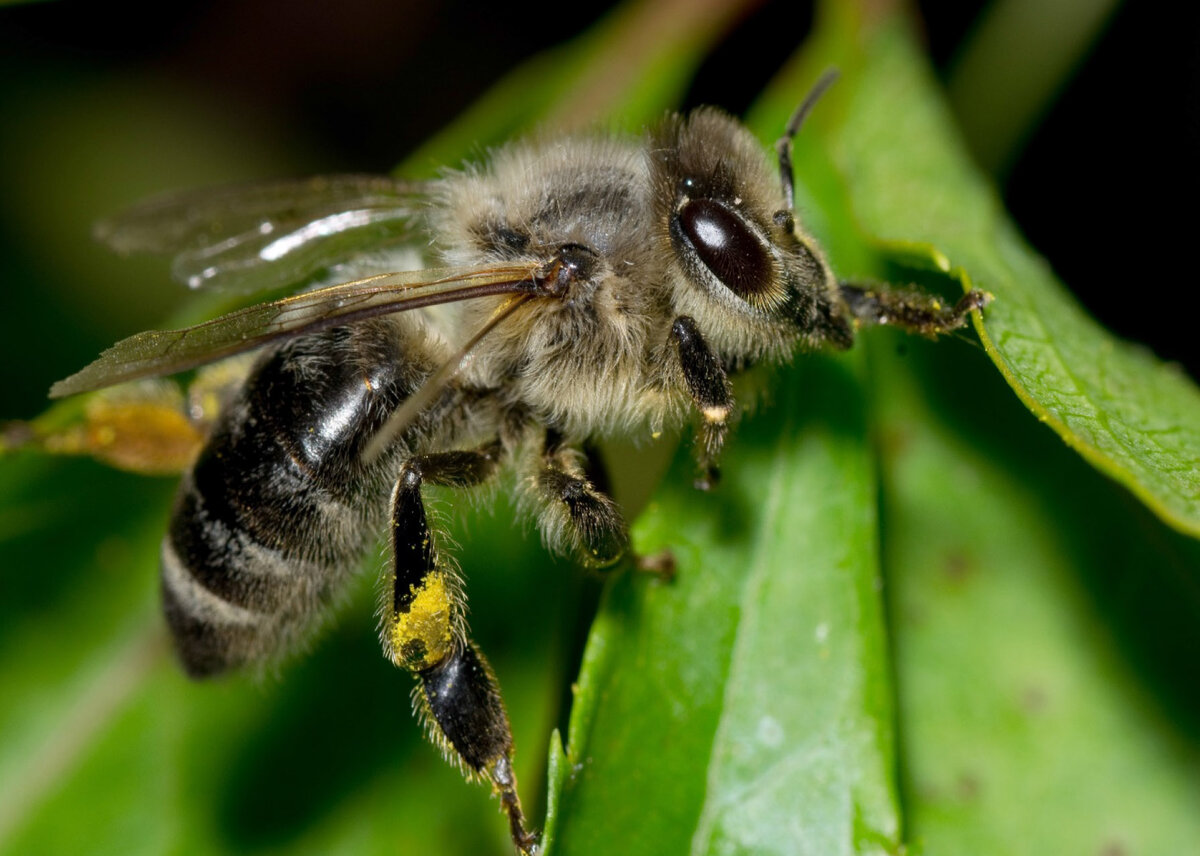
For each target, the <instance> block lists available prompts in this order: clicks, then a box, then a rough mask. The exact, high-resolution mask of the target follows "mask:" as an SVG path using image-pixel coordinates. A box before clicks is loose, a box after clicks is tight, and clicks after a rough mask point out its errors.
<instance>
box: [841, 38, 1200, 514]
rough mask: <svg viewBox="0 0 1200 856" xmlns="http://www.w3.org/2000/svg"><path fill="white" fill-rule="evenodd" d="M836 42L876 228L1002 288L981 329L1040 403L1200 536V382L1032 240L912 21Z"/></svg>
mask: <svg viewBox="0 0 1200 856" xmlns="http://www.w3.org/2000/svg"><path fill="white" fill-rule="evenodd" d="M827 32H832V28H831V29H830V30H828V31H827ZM835 38H837V39H840V41H838V42H837V44H836V45H830V50H831V52H832V53H833V54H835V55H837V56H838V57H839V59H840V61H841V62H842V63H843V64H844V65H845V66H846V67H847V70H848V71H849V70H853V71H852V73H851V74H848V78H849V79H848V80H847V85H846V87H845V88H844V89H843V90H842V91H841V92H840V93H837V94H836V98H837V103H838V104H839V106H840V108H841V114H840V116H839V121H838V122H837V123H836V127H834V128H832V130H831V132H830V141H829V143H830V146H831V150H832V151H833V153H834V156H835V158H836V159H837V161H838V163H839V166H840V168H841V170H842V173H843V175H844V178H845V190H846V193H847V194H848V196H849V198H850V203H851V205H852V207H853V209H854V212H855V215H856V216H857V217H858V220H859V222H860V224H861V226H862V229H863V230H864V231H865V232H866V233H867V234H868V235H870V236H872V237H873V238H876V239H879V240H882V241H889V240H902V241H903V242H904V243H905V244H906V245H907V249H908V251H909V253H911V251H912V250H913V249H914V248H915V246H916V245H917V244H926V245H927V246H926V247H925V249H924V253H925V255H926V257H927V258H928V259H929V260H930V263H931V264H934V265H937V266H939V267H941V268H942V269H944V270H946V271H950V270H951V268H953V272H954V275H955V276H957V277H958V278H960V279H961V280H962V282H963V287H964V288H969V287H971V286H974V287H976V288H982V289H985V290H987V291H990V292H992V293H993V294H995V296H996V300H995V302H994V303H993V304H992V305H991V306H989V307H988V309H987V310H986V313H985V322H984V325H983V326H982V327H981V328H980V335H981V337H982V338H983V342H984V347H985V348H987V351H988V353H989V354H990V355H991V357H992V359H993V360H994V361H995V363H996V365H997V366H998V367H999V368H1000V370H1001V372H1002V373H1003V374H1004V376H1005V378H1006V379H1007V380H1008V382H1009V384H1010V385H1011V386H1012V388H1013V389H1014V390H1015V391H1016V392H1017V395H1018V396H1020V397H1021V400H1022V401H1024V402H1025V404H1026V406H1028V407H1029V409H1030V410H1032V411H1033V412H1034V413H1035V414H1036V415H1037V417H1038V418H1039V419H1041V420H1042V421H1044V422H1045V423H1046V424H1048V425H1049V426H1050V427H1051V428H1053V429H1054V430H1055V431H1056V432H1057V433H1058V434H1059V435H1060V436H1061V437H1062V438H1063V439H1064V440H1065V441H1066V442H1067V443H1068V444H1069V445H1070V446H1071V447H1072V448H1074V449H1076V450H1077V451H1078V452H1079V453H1080V454H1082V455H1083V456H1084V458H1086V459H1087V460H1088V461H1089V462H1090V463H1091V464H1092V465H1093V466H1095V467H1096V468H1097V469H1099V470H1100V471H1101V472H1104V473H1106V474H1108V475H1109V476H1111V477H1112V478H1114V479H1116V480H1117V481H1118V482H1120V483H1121V484H1123V485H1125V486H1126V487H1127V488H1129V489H1130V490H1131V491H1133V493H1134V494H1135V495H1136V496H1138V497H1139V498H1140V499H1141V500H1142V501H1143V502H1145V503H1146V504H1147V505H1148V506H1149V507H1150V508H1151V509H1152V510H1153V511H1154V512H1155V513H1156V514H1158V515H1159V516H1160V517H1162V518H1163V520H1165V521H1166V522H1167V523H1169V524H1170V525H1172V526H1174V527H1175V528H1177V529H1179V530H1180V531H1181V532H1185V533H1189V534H1192V535H1197V536H1200V390H1198V389H1197V388H1196V386H1195V385H1194V384H1193V383H1191V382H1190V381H1189V380H1188V378H1187V376H1186V375H1185V374H1184V373H1183V372H1182V370H1180V369H1179V368H1178V367H1177V366H1172V365H1166V364H1163V363H1162V362H1160V361H1159V360H1157V359H1155V357H1154V356H1153V355H1151V354H1150V353H1149V352H1148V351H1147V350H1146V349H1145V348H1142V347H1139V346H1137V345H1131V344H1129V343H1126V342H1122V341H1120V340H1118V339H1116V338H1114V337H1113V336H1112V335H1111V334H1109V333H1108V332H1107V331H1106V330H1104V329H1103V328H1102V327H1100V326H1099V325H1098V324H1096V323H1095V321H1093V320H1092V319H1091V318H1090V317H1088V316H1087V314H1086V313H1085V312H1084V311H1083V309H1082V308H1080V306H1079V305H1078V303H1076V302H1075V300H1074V299H1073V298H1072V297H1071V296H1070V294H1068V292H1067V291H1066V289H1064V288H1063V286H1062V285H1061V284H1060V283H1059V282H1058V281H1057V280H1056V279H1055V278H1054V275H1053V273H1052V272H1051V270H1050V267H1049V265H1048V264H1047V263H1046V262H1045V260H1043V259H1042V258H1040V257H1039V256H1037V255H1036V254H1035V253H1034V252H1033V251H1031V250H1030V249H1029V248H1028V247H1027V246H1026V245H1025V244H1024V243H1023V241H1022V240H1021V238H1020V236H1019V235H1018V233H1017V230H1016V228H1015V227H1014V226H1013V224H1012V223H1011V221H1009V220H1008V219H1007V217H1006V216H1005V215H1004V212H1003V210H1002V209H1001V207H1000V204H999V202H998V200H997V198H996V194H995V191H994V190H993V189H992V188H991V187H990V186H989V185H988V184H987V182H986V181H985V180H984V179H983V178H982V177H981V175H980V174H979V173H978V171H977V170H976V169H975V168H974V167H973V166H972V165H971V164H970V161H969V158H968V157H967V156H966V155H965V154H964V152H963V150H962V146H961V144H960V143H959V140H958V135H957V133H956V132H955V130H954V128H953V124H952V121H951V119H950V116H949V112H948V110H947V108H946V106H945V104H944V102H943V101H942V100H941V98H940V97H939V96H938V95H937V94H936V90H935V87H934V84H933V82H932V79H931V75H930V72H929V70H928V67H927V66H926V64H925V62H924V60H923V59H922V58H921V56H920V55H919V53H918V52H917V49H916V47H915V45H914V44H913V40H912V38H911V37H910V35H909V33H908V30H907V28H906V27H905V26H903V25H902V24H899V23H898V22H896V21H894V20H892V21H890V22H888V23H879V22H872V23H871V24H870V25H868V26H866V27H865V28H864V29H863V31H862V36H861V37H860V38H851V37H849V36H846V35H845V34H839V35H838V36H835ZM1098 238H1099V236H1098ZM1099 240H1100V242H1101V243H1102V242H1103V239H1099ZM1097 251H1100V250H1099V244H1098V250H1097ZM1126 287H1131V286H1126Z"/></svg>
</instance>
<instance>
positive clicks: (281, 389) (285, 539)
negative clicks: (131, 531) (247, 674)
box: [162, 320, 430, 676]
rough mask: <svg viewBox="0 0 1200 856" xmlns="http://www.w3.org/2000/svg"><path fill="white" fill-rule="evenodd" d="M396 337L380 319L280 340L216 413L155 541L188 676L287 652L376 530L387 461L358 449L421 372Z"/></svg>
mask: <svg viewBox="0 0 1200 856" xmlns="http://www.w3.org/2000/svg"><path fill="white" fill-rule="evenodd" d="M405 338H406V337H405V336H404V335H403V332H402V330H401V328H400V327H399V325H398V324H397V323H395V322H392V321H387V320H384V321H379V322H371V323H365V324H359V325H355V326H352V327H340V328H335V329H332V330H328V331H325V332H323V333H318V334H314V335H311V336H305V337H303V338H299V339H296V340H294V341H292V342H288V343H286V344H285V345H283V346H282V347H281V348H280V349H279V350H277V351H276V352H274V353H273V354H272V355H270V356H269V357H267V358H265V359H264V360H263V361H262V362H260V363H259V364H258V366H257V368H256V369H255V370H254V371H253V372H252V373H251V375H250V377H249V378H248V379H247V381H246V383H245V385H244V386H243V388H242V389H241V391H240V392H239V393H238V394H237V396H236V398H235V399H234V401H233V402H232V403H231V404H230V405H229V406H228V407H227V408H226V409H225V410H224V411H223V413H222V415H221V418H220V420H219V421H218V423H217V425H216V427H215V429H214V432H213V436H212V438H211V439H210V441H209V443H208V445H207V446H206V447H205V449H204V451H203V452H202V453H201V454H200V457H199V459H198V460H197V462H196V465H195V467H194V468H193V470H192V471H191V472H190V473H188V474H187V475H186V476H185V477H184V479H183V482H182V484H181V485H180V489H179V494H178V497H177V500H176V506H175V511H174V514H173V516H172V519H171V525H170V529H169V530H168V532H167V536H166V537H165V538H164V539H163V547H162V592H163V606H164V610H165V612H166V616H167V621H168V623H169V624H170V626H171V630H172V633H173V634H174V637H175V645H176V648H177V649H178V651H179V654H180V656H181V658H182V660H183V663H184V665H185V667H186V668H187V670H188V672H189V673H190V674H192V675H196V676H199V675H211V674H215V673H217V672H220V671H223V670H225V669H227V668H230V667H233V666H237V665H240V664H242V663H246V662H254V661H261V660H264V659H267V658H270V657H271V656H272V655H275V654H278V653H282V652H285V651H286V650H288V649H289V648H291V647H293V646H294V645H295V644H296V643H297V642H298V641H300V639H301V638H302V637H303V635H304V633H305V632H306V631H307V630H309V629H310V628H311V626H312V625H313V624H314V622H315V619H316V618H317V617H319V614H320V610H321V609H322V608H323V607H324V605H325V604H326V603H327V602H328V600H329V597H330V596H331V594H332V593H333V592H334V590H335V589H336V588H337V586H338V585H339V583H341V581H342V580H344V579H345V577H346V575H347V574H348V573H349V572H350V571H352V570H353V569H354V566H355V564H356V560H357V559H358V557H359V556H360V554H361V552H362V551H363V549H364V548H365V547H366V546H367V545H368V544H370V543H372V542H373V540H374V538H375V537H376V536H377V535H378V534H379V525H380V523H381V522H382V520H383V519H384V513H385V511H386V505H387V496H388V492H389V491H390V489H391V482H390V478H394V475H395V473H394V471H392V472H389V471H391V470H393V469H394V464H392V465H389V462H391V461H394V460H395V458H394V456H392V455H385V456H383V457H382V458H381V462H380V463H376V464H374V465H372V466H367V465H364V464H363V463H362V462H361V461H360V453H361V451H362V449H363V447H364V445H365V444H366V442H367V440H368V439H369V438H370V437H371V436H372V435H373V434H374V432H375V431H376V430H377V429H378V428H379V427H380V426H381V425H382V424H383V422H384V421H385V420H386V419H387V417H388V415H389V414H390V413H391V412H392V410H394V409H395V407H396V406H397V405H398V404H399V403H400V402H402V401H403V400H404V399H405V398H407V397H408V396H409V395H411V394H412V392H413V391H414V390H415V389H416V388H417V387H419V386H420V384H421V382H422V381H423V380H424V379H425V378H426V377H427V376H428V374H429V370H430V365H429V363H430V360H428V359H426V358H425V357H424V356H423V355H422V353H421V349H420V347H419V346H418V344H417V343H416V342H414V341H412V339H413V338H415V337H412V336H409V337H407V338H408V339H409V340H410V341H408V342H405ZM419 433H420V429H419V426H414V427H412V428H410V429H409V430H408V431H407V432H406V435H405V436H406V438H408V439H410V440H411V439H412V438H413V437H415V436H416V435H417V434H419ZM397 452H398V453H399V454H404V453H405V452H406V449H405V443H404V441H401V442H399V443H398V446H397Z"/></svg>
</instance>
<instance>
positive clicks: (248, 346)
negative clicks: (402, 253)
mask: <svg viewBox="0 0 1200 856" xmlns="http://www.w3.org/2000/svg"><path fill="white" fill-rule="evenodd" d="M497 294H514V295H529V296H547V295H549V294H550V292H548V291H546V290H545V280H544V276H543V274H542V265H540V264H539V263H537V262H525V263H520V264H512V265H497V266H494V267H486V268H443V269H432V270H423V271H409V272H406V273H389V274H380V275H378V276H371V277H367V278H366V279H360V280H355V281H354V282H347V283H342V284H341V285H333V286H330V287H328V288H321V289H318V290H316V291H306V292H304V293H302V294H297V295H294V296H292V297H286V298H284V299H282V300H275V301H272V302H270V303H260V304H257V305H255V306H248V307H246V308H245V309H239V310H237V311H236V312H231V313H229V314H228V315H222V316H221V317H219V318H214V319H213V320H211V321H206V322H204V323H203V324H197V325H196V326H194V327H187V328H185V329H182V330H166V331H156V330H152V331H149V332H145V333H138V334H137V335H136V336H131V337H129V338H128V339H123V340H122V341H120V342H117V344H115V345H113V346H112V347H111V348H109V349H108V350H107V351H105V352H104V353H102V354H101V355H100V356H99V358H98V359H96V361H95V362H93V363H91V364H90V365H88V366H85V367H84V368H83V369H82V370H81V371H79V372H76V373H75V374H73V375H71V376H70V377H69V378H66V379H65V380H60V381H59V382H58V383H56V384H54V386H52V387H51V388H50V397H51V398H63V397H65V396H68V395H74V394H75V393H79V392H89V391H91V390H95V389H100V388H101V387H105V386H112V385H113V384H117V383H124V382H125V381H129V380H135V379H137V378H142V377H150V376H153V375H164V374H172V373H174V372H180V371H184V370H186V369H190V368H195V367H196V366H199V365H202V364H204V363H209V362H212V361H214V360H218V359H221V358H223V357H229V356H233V355H234V354H239V353H242V352H244V351H249V350H253V349H254V348H259V347H261V346H263V345H265V344H267V343H269V342H273V341H277V340H279V339H286V338H292V337H294V336H299V335H301V334H303V333H311V332H314V331H317V330H321V329H324V328H326V327H333V326H338V325H341V324H349V323H352V322H354V321H361V320H363V319H365V318H372V317H376V316H379V315H388V314H391V313H394V312H404V311H407V310H410V309H417V308H419V307H422V306H432V305H434V304H437V303H451V302H455V301H460V300H469V299H472V298H477V297H486V296H489V295H497Z"/></svg>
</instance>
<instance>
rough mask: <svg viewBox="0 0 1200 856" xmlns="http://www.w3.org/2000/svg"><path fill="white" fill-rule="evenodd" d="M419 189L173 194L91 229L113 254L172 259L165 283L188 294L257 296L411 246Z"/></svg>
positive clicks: (348, 185) (260, 187)
mask: <svg viewBox="0 0 1200 856" xmlns="http://www.w3.org/2000/svg"><path fill="white" fill-rule="evenodd" d="M428 187H429V185H428V184H424V183H421V182H405V181H398V180H396V179H392V178H386V177H381V176H365V175H332V176H323V177H319V178H308V179H298V180H290V181H273V182H260V183H256V184H243V185H232V186H227V187H216V188H205V189H202V190H191V191H183V192H180V193H173V194H168V195H166V196H159V197H154V198H151V199H148V200H146V201H144V202H141V203H138V204H137V205H134V206H133V207H132V208H129V209H127V210H125V211H123V212H121V213H119V214H117V215H115V216H113V217H111V218H109V219H107V220H103V221H101V222H100V223H98V224H97V225H96V228H95V235H96V238H97V239H98V240H100V241H102V242H103V243H105V244H107V245H108V246H110V247H112V248H113V249H114V250H116V251H117V252H119V253H156V254H160V255H169V256H172V257H173V261H172V265H171V274H172V276H173V277H174V278H175V279H177V280H179V281H180V282H182V283H184V284H185V285H187V286H189V287H191V288H202V287H210V286H212V287H218V288H225V289H230V290H235V291H241V292H245V293H249V292H253V291H265V290H267V289H271V288H278V287H282V286H287V285H294V284H296V283H299V282H301V281H302V280H304V279H306V278H307V277H309V276H310V275H311V274H313V273H315V272H316V271H318V270H320V269H321V268H323V267H326V266H328V265H330V264H333V263H334V262H337V261H339V260H341V259H344V258H346V257H347V256H349V255H351V254H353V253H354V252H356V251H360V250H363V249H368V248H376V247H380V246H386V245H389V244H396V243H404V242H407V241H409V240H411V239H412V237H413V236H414V235H415V234H416V233H417V232H418V231H420V229H421V212H422V202H423V199H424V197H425V195H426V192H427V191H428Z"/></svg>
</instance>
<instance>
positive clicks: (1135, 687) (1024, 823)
mask: <svg viewBox="0 0 1200 856" xmlns="http://www.w3.org/2000/svg"><path fill="white" fill-rule="evenodd" d="M870 344H871V347H870V356H871V360H870V366H871V369H872V372H871V377H872V387H873V390H874V393H873V395H872V397H871V400H872V402H873V403H874V404H875V405H876V411H875V412H876V413H877V414H878V434H879V436H880V438H881V442H880V444H879V448H880V450H881V452H882V499H883V515H882V518H883V544H884V547H885V549H884V566H885V567H886V569H887V580H888V584H889V590H890V596H889V620H890V624H891V627H892V632H893V635H892V638H893V640H894V651H895V658H896V659H895V673H896V680H897V686H898V697H899V698H898V706H899V722H900V724H901V735H900V747H901V757H902V758H903V759H904V766H903V768H902V770H903V776H902V786H903V793H904V806H905V822H906V826H907V830H908V838H909V840H910V841H911V842H913V843H914V844H915V845H917V846H918V847H919V848H921V849H923V850H924V852H927V853H930V854H956V853H979V854H992V853H1182V852H1187V851H1189V850H1190V849H1192V848H1193V847H1194V843H1195V842H1196V841H1197V840H1200V813H1197V812H1196V806H1197V805H1200V742H1198V741H1197V736H1198V735H1200V682H1197V680H1196V665H1195V652H1196V651H1197V650H1200V630H1198V629H1197V628H1198V627H1200V624H1198V623H1197V621H1196V616H1197V615H1198V614H1200V592H1198V591H1197V588H1196V584H1195V571H1196V568H1198V567H1200V545H1197V544H1196V543H1195V542H1194V541H1192V540H1190V539H1188V538H1186V537H1185V536H1182V535H1178V534H1176V533H1173V532H1171V531H1169V530H1166V529H1165V528H1164V527H1162V526H1161V525H1160V524H1159V523H1158V521H1157V520H1156V519H1155V518H1153V517H1151V516H1150V514H1149V513H1148V512H1147V511H1146V510H1145V509H1143V508H1141V507H1140V506H1138V505H1137V504H1136V503H1134V502H1132V501H1131V500H1130V499H1129V497H1128V496H1127V495H1126V494H1124V492H1123V491H1121V490H1120V488H1118V487H1116V486H1115V485H1113V484H1111V483H1110V482H1107V481H1106V480H1105V479H1104V478H1103V477H1101V476H1099V475H1098V474H1096V473H1095V472H1093V471H1091V470H1089V469H1088V467H1087V466H1086V465H1085V464H1084V463H1083V462H1082V461H1081V460H1079V459H1078V458H1077V457H1075V456H1074V455H1072V454H1070V453H1069V452H1068V451H1067V450H1066V449H1065V448H1064V447H1063V446H1062V445H1061V444H1060V443H1058V442H1057V441H1056V439H1055V438H1054V437H1053V436H1052V435H1050V434H1048V433H1047V432H1045V431H1042V430H1040V429H1039V427H1038V426H1037V424H1036V423H1035V422H1034V421H1033V420H1031V419H1029V418H1028V414H1027V413H1026V412H1025V411H1024V409H1023V408H1021V407H1020V406H1019V405H1018V403H1017V402H1015V401H1013V400H1012V399H1011V397H1010V396H1008V395H1007V394H1006V393H1007V388H1006V387H1005V386H1004V384H1003V383H1002V382H1001V381H1000V379H999V378H996V377H995V376H994V374H991V373H989V372H987V371H986V368H987V367H986V365H982V364H983V363H984V360H983V359H982V356H981V355H980V356H975V355H971V354H969V353H962V351H963V350H964V349H962V348H959V349H957V350H958V351H959V352H960V353H959V358H958V359H956V360H947V359H946V354H945V352H944V350H943V349H942V348H940V347H932V346H929V345H927V344H925V343H921V342H911V341H905V342H900V341H898V340H897V339H896V338H893V337H885V336H880V337H877V338H875V339H874V340H873V341H872V342H871V343H870ZM901 348H902V349H903V350H901ZM901 354H903V355H901Z"/></svg>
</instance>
